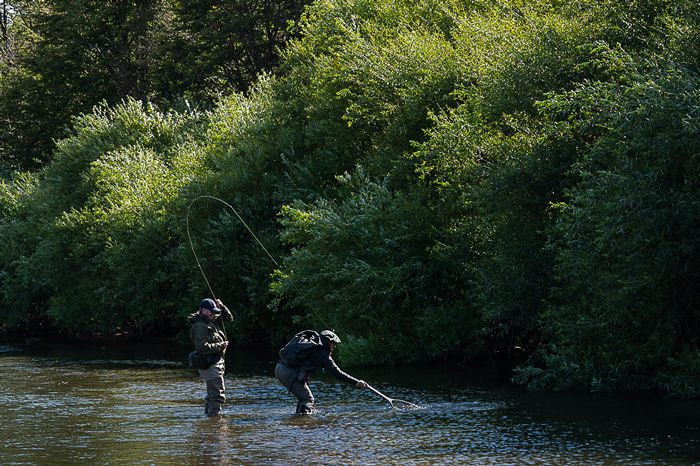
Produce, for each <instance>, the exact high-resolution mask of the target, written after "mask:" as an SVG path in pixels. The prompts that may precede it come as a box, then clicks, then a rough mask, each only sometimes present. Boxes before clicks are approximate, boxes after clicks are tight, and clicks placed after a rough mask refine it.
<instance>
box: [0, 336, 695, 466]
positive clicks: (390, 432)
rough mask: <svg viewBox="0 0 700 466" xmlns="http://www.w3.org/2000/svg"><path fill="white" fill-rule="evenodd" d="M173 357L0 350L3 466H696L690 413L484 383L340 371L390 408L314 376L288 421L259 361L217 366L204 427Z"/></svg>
mask: <svg viewBox="0 0 700 466" xmlns="http://www.w3.org/2000/svg"><path fill="white" fill-rule="evenodd" d="M187 352H188V350H187V349H186V348H182V347H180V346H178V345H176V344H171V343H167V342H165V343H164V344H162V345H153V344H151V345H148V346H136V345H118V346H107V345H70V346H68V345H62V346H41V345H39V346H34V347H28V346H21V345H20V346H0V381H1V382H0V385H1V386H2V390H1V391H0V412H1V418H2V420H3V422H2V427H0V441H1V442H2V445H4V448H3V449H2V450H1V451H0V464H3V465H64V464H65V465H67V464H94V465H106V464H110V465H112V464H117V465H118V464H124V465H139V464H148V465H151V464H156V465H159V464H175V465H178V464H179V465H210V464H220V465H260V464H271V465H290V464H311V465H348V464H358V465H394V464H395V465H404V464H407V465H446V464H449V465H451V464H478V465H559V464H567V465H571V464H580V465H583V464H586V465H591V464H594V465H612V464H615V465H619V464H629V465H644V464H649V465H655V464H676V465H688V464H700V453H699V452H700V448H699V447H700V445H699V444H698V443H699V441H700V436H699V435H698V434H700V430H699V429H700V402H698V401H680V400H662V399H658V398H654V397H652V396H648V395H630V394H624V395H618V394H614V395H611V394H571V393H529V392H526V391H523V390H521V389H519V388H517V387H513V386H510V385H508V384H505V383H503V382H502V381H501V378H500V377H495V376H494V373H493V370H492V369H493V368H492V367H484V366H475V367H472V368H462V367H456V366H453V365H450V364H433V365H421V366H411V367H390V368H387V367H378V368H365V369H359V370H356V371H351V372H352V373H353V375H355V376H357V377H359V378H362V379H365V380H367V381H368V382H369V383H370V384H372V385H373V386H374V387H375V388H377V389H378V390H380V391H381V392H382V393H385V394H386V395H387V396H389V397H391V398H398V399H404V400H407V401H410V402H413V403H417V404H418V405H420V406H421V408H422V409H420V410H413V411H397V410H394V409H391V407H390V405H389V404H388V403H387V402H386V401H385V400H384V399H382V398H381V397H379V396H377V395H375V394H373V393H372V392H370V391H368V390H360V389H356V388H353V387H350V386H349V385H347V384H342V383H339V382H337V381H336V380H335V379H333V378H331V377H329V376H328V375H327V374H318V376H316V377H314V379H313V380H312V382H311V388H312V390H313V392H314V394H315V396H316V400H317V403H316V407H317V409H318V412H317V413H316V414H314V415H313V416H306V417H301V416H295V415H293V414H292V413H293V411H294V405H295V400H294V399H293V397H292V396H291V395H289V394H288V393H287V392H286V390H285V389H284V388H283V387H282V386H281V385H280V384H279V383H278V382H277V380H275V378H274V375H273V370H274V363H275V361H274V358H273V357H272V356H270V355H260V354H259V353H255V352H252V353H244V352H240V351H238V352H230V353H229V354H227V375H226V384H227V395H228V401H227V403H226V405H225V410H224V415H223V416H222V417H220V418H216V419H209V418H206V417H204V415H203V401H202V396H203V394H204V384H203V382H202V381H201V379H200V378H199V375H198V373H197V372H196V371H194V370H192V369H191V368H189V367H188V366H187V365H186V364H185V362H184V361H185V359H186V355H187Z"/></svg>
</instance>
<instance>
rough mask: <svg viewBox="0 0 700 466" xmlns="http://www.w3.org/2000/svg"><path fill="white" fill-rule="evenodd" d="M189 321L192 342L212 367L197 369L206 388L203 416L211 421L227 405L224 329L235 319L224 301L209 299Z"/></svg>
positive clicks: (226, 344)
mask: <svg viewBox="0 0 700 466" xmlns="http://www.w3.org/2000/svg"><path fill="white" fill-rule="evenodd" d="M187 321H188V322H189V323H190V324H192V327H190V340H192V343H194V346H195V349H196V350H197V352H198V353H200V354H201V355H202V356H204V357H205V358H206V359H207V360H208V363H209V364H210V365H209V366H208V367H206V368H203V369H198V370H199V374H200V375H201V376H202V378H203V379H204V381H205V382H206V385H207V395H206V396H205V397H204V400H205V401H206V403H205V405H204V412H205V413H206V415H207V416H209V417H213V416H218V415H219V411H221V405H222V404H224V402H225V401H226V387H225V386H224V371H225V366H224V355H225V354H226V347H227V346H228V341H227V338H226V330H225V329H224V326H225V325H226V324H230V323H231V322H233V316H232V315H231V312H230V311H229V310H228V308H227V307H226V306H224V304H223V303H222V302H221V300H219V299H217V300H216V302H215V301H214V300H213V299H209V298H207V299H204V300H202V302H201V303H200V304H199V311H198V312H195V313H194V314H190V316H189V317H188V318H187Z"/></svg>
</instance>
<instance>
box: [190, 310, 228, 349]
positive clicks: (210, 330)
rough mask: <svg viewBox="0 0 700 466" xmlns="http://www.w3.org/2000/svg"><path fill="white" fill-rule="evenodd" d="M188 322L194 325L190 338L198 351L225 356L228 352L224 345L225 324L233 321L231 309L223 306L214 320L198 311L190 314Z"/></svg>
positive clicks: (191, 328)
mask: <svg viewBox="0 0 700 466" xmlns="http://www.w3.org/2000/svg"><path fill="white" fill-rule="evenodd" d="M222 319H223V323H222ZM187 322H189V323H190V324H191V325H192V327H190V340H192V343H194V348H195V349H196V350H197V352H199V353H202V354H220V355H221V356H224V354H225V353H226V348H225V347H224V342H225V341H226V334H225V333H224V330H223V326H224V325H226V324H230V323H231V322H233V316H232V315H231V311H229V310H228V308H227V307H226V306H222V307H221V314H220V315H218V316H216V317H215V318H214V320H211V321H210V320H209V319H208V318H207V317H206V316H205V315H204V314H202V313H200V312H199V311H197V312H195V313H193V314H190V315H189V317H188V318H187Z"/></svg>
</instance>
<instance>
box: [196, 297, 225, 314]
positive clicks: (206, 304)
mask: <svg viewBox="0 0 700 466" xmlns="http://www.w3.org/2000/svg"><path fill="white" fill-rule="evenodd" d="M199 308H200V309H202V308H204V309H209V310H210V311H211V312H213V313H214V314H220V313H221V309H219V308H218V307H216V303H215V302H214V300H213V299H209V298H206V299H203V300H202V302H201V303H199Z"/></svg>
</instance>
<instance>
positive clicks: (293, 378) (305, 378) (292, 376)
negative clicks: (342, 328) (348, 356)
mask: <svg viewBox="0 0 700 466" xmlns="http://www.w3.org/2000/svg"><path fill="white" fill-rule="evenodd" d="M302 334H308V336H309V340H311V341H315V342H316V347H315V348H311V349H310V350H302V351H300V352H299V353H298V360H296V359H297V358H294V359H295V360H291V358H287V357H286V355H287V354H288V353H290V352H289V351H287V350H288V349H290V348H291V352H294V351H295V345H296V347H299V343H298V341H299V339H300V337H301V336H302ZM338 343H340V338H338V335H336V334H335V333H333V332H331V331H330V330H324V331H322V332H321V334H320V335H319V334H317V333H316V332H314V331H313V330H306V331H304V332H300V333H298V334H297V335H296V337H295V338H293V339H292V340H291V341H290V342H289V343H288V344H287V346H285V347H284V348H282V349H281V350H280V357H281V360H280V361H279V362H278V363H277V366H276V367H275V376H276V377H277V379H278V380H279V381H280V382H282V385H284V386H285V387H286V388H287V390H289V393H291V394H292V395H294V396H295V397H296V398H297V400H298V403H297V409H296V413H297V414H312V413H313V406H314V396H313V394H312V393H311V390H310V389H309V384H308V382H309V379H310V377H311V373H312V372H314V371H315V370H316V368H318V367H321V368H323V369H326V370H327V371H328V372H330V373H331V374H332V375H333V376H334V377H335V378H336V379H338V380H340V381H341V382H347V383H350V384H353V385H355V386H356V387H359V388H367V384H366V383H365V382H364V381H363V380H358V379H356V378H354V377H352V376H351V375H348V374H346V373H345V372H343V371H342V370H340V368H339V367H338V366H337V365H336V363H335V361H333V358H332V357H331V353H332V352H333V348H335V347H336V345H337V344H338ZM307 344H309V343H307ZM309 345H310V346H311V344H309ZM302 352H303V353H302Z"/></svg>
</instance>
